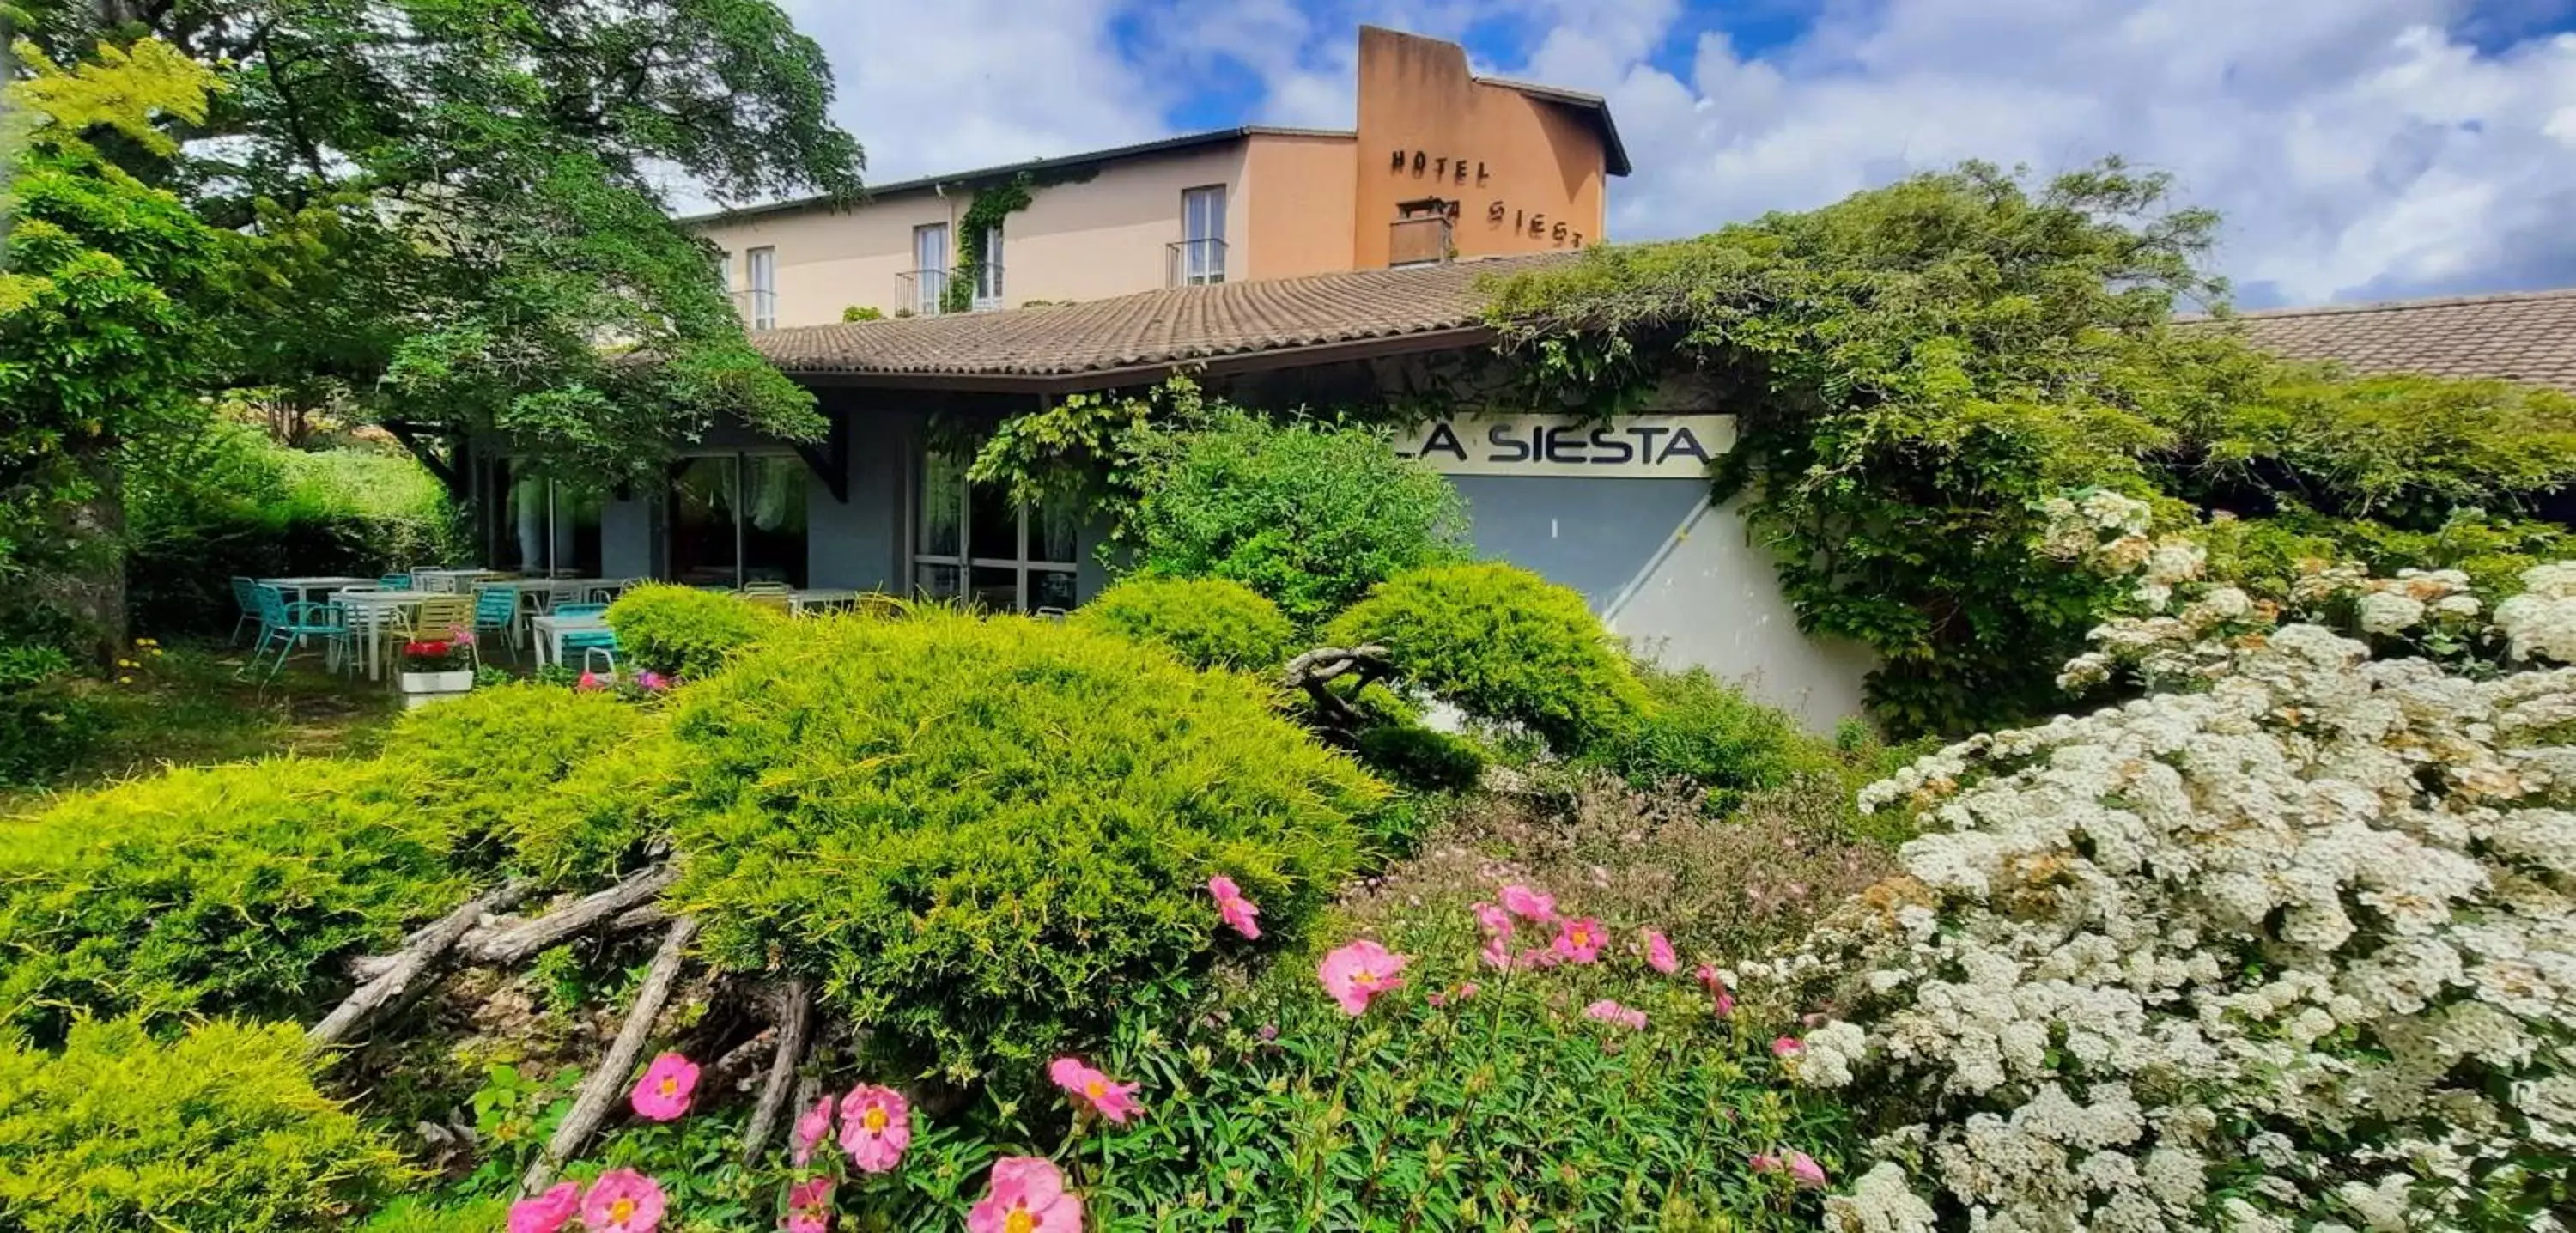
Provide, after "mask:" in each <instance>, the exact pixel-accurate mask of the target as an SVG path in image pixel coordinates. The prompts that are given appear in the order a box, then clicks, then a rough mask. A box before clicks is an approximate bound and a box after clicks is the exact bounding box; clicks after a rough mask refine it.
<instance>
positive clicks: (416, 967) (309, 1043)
mask: <svg viewBox="0 0 2576 1233" xmlns="http://www.w3.org/2000/svg"><path fill="white" fill-rule="evenodd" d="M531 889H532V888H531V887H529V886H528V885H527V884H525V883H522V882H507V883H504V884H502V885H501V886H499V887H497V888H495V889H493V890H491V891H487V892H485V893H484V894H481V895H478V896H476V897H474V898H472V899H469V900H467V901H465V904H464V905H463V906H462V907H459V908H457V909H456V910H455V911H453V912H450V913H448V914H447V915H445V916H442V917H440V918H438V919H437V920H436V921H434V922H432V923H431V924H429V925H428V926H427V927H425V928H422V929H420V930H418V931H416V932H414V933H413V934H412V935H411V936H410V937H409V938H406V939H404V941H403V948H402V949H401V950H398V951H395V952H394V953H393V954H391V955H386V956H383V957H382V958H381V959H380V960H378V961H377V963H376V965H375V966H374V969H373V970H372V971H371V972H368V973H367V974H365V975H363V976H361V977H360V979H361V980H362V981H363V982H364V983H362V984H360V985H359V986H358V987H357V988H356V989H355V990H352V991H351V992H350V994H349V996H348V997H347V998H345V999H343V1000H342V1001H341V1003H340V1004H339V1005H338V1006H335V1007H333V1008H332V1009H331V1013H330V1014H328V1015H324V1016H323V1017H322V1021H321V1022H320V1023H317V1024H314V1025H313V1027H312V1030H310V1031H307V1032H306V1033H304V1043H305V1045H306V1047H308V1048H315V1049H319V1048H322V1047H323V1046H326V1045H336V1044H338V1043H340V1042H341V1041H344V1040H347V1039H348V1038H349V1037H350V1036H351V1035H353V1034H355V1033H356V1032H357V1030H358V1029H359V1028H361V1027H364V1026H366V1025H367V1024H369V1023H371V1022H373V1021H375V1019H376V1018H377V1017H379V1016H381V1015H384V1014H387V1013H390V1012H392V1011H396V1010H400V1009H401V1008H402V1007H404V1006H406V1005H409V1004H410V1002H411V999H412V998H414V997H417V996H419V995H420V993H421V992H422V991H424V990H426V989H427V988H428V987H429V985H430V983H431V982H432V981H433V980H434V979H435V978H436V977H437V975H438V973H439V971H440V970H442V969H443V968H445V967H446V966H447V962H446V961H447V958H448V952H449V951H451V950H453V949H455V947H456V944H457V943H458V941H459V940H461V939H463V938H464V937H465V936H466V934H467V933H469V932H471V931H472V930H473V929H474V927H475V926H476V925H478V924H480V923H482V920H483V918H484V917H485V916H488V915H490V914H492V913H494V912H506V911H508V910H510V908H511V907H512V906H514V905H516V904H517V903H518V902H519V901H520V900H521V899H524V898H526V897H527V896H528V894H529V892H530V890H531Z"/></svg>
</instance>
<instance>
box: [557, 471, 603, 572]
mask: <svg viewBox="0 0 2576 1233" xmlns="http://www.w3.org/2000/svg"><path fill="white" fill-rule="evenodd" d="M600 504H601V498H600V494H599V491H598V490H597V489H591V488H581V487H577V486H575V485H572V484H567V483H557V484H556V485H555V568H556V569H558V570H565V569H569V570H571V571H573V573H574V574H575V575H577V576H579V577H583V578H596V577H599V575H600V569H601V566H600V561H601V555H600V540H599V511H600Z"/></svg>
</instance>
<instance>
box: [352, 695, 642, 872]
mask: <svg viewBox="0 0 2576 1233" xmlns="http://www.w3.org/2000/svg"><path fill="white" fill-rule="evenodd" d="M654 723H658V716H656V715H655V714H654V713H653V712H650V711H647V710H645V709H643V708H641V707H638V706H636V705H634V704H632V703H628V702H622V701H619V700H618V699H617V698H616V697H614V696H612V695H610V694H608V693H605V692H597V693H587V692H581V691H577V690H570V689H564V688H561V687H559V686H551V685H536V684H529V683H519V684H512V685H502V686H498V687H494V688H489V689H478V690H475V691H474V692H472V693H470V694H467V695H465V696H464V697H462V698H458V699H455V700H453V701H450V702H442V703H440V704H439V705H437V706H431V707H422V708H421V709H419V710H416V711H412V712H410V713H409V714H406V715H404V716H403V717H402V719H401V720H399V721H397V722H396V723H395V725H394V729H393V732H392V734H391V735H390V736H389V737H387V738H386V742H385V748H384V753H383V754H382V755H381V756H380V757H378V758H377V759H376V761H375V763H374V764H373V766H372V769H374V770H375V771H376V772H377V775H376V776H375V783H374V786H373V788H372V790H373V791H377V792H381V793H384V794H385V795H386V796H387V798H388V799H392V800H396V801H399V802H401V803H402V804H403V805H404V806H405V807H406V808H408V809H410V810H412V811H414V812H415V813H416V814H417V815H418V817H419V818H420V820H421V821H423V822H425V823H428V824H430V825H433V826H435V827H437V828H438V829H439V830H440V831H441V832H442V833H444V834H445V835H446V836H448V842H449V844H450V846H451V848H452V849H453V850H454V854H455V857H456V859H458V861H459V862H460V863H471V864H474V865H477V866H481V867H490V866H495V865H500V864H504V863H508V861H509V859H510V856H511V851H510V850H511V849H512V848H515V847H516V846H517V844H518V842H519V840H520V835H519V833H518V832H519V830H520V828H521V825H522V823H523V822H524V820H525V815H526V814H528V813H529V812H530V811H531V810H535V809H540V808H545V807H550V806H554V805H556V804H559V803H560V802H558V801H556V800H555V799H554V798H553V797H552V796H551V794H549V793H548V792H547V789H548V788H550V787H551V786H553V785H554V784H555V783H557V782H559V781H561V780H562V779H563V778H564V777H565V776H566V775H568V774H570V773H571V772H572V771H573V769H574V768H575V767H576V766H578V765H580V764H582V763H584V762H586V761H589V760H591V759H595V758H599V757H602V756H605V755H607V754H608V753H609V752H610V751H612V750H614V749H616V748H617V747H619V746H620V745H622V744H623V743H624V742H625V741H626V739H627V738H628V737H629V736H630V735H632V734H633V733H634V732H635V731H636V730H637V729H638V728H641V727H644V726H646V725H648V724H654Z"/></svg>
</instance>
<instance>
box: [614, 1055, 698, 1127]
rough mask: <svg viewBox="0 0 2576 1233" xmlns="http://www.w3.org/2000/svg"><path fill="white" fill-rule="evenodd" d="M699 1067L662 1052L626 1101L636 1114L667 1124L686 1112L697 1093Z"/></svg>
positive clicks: (636, 1082)
mask: <svg viewBox="0 0 2576 1233" xmlns="http://www.w3.org/2000/svg"><path fill="white" fill-rule="evenodd" d="M697 1090H698V1064H697V1063H695V1062H692V1061H690V1060H689V1059H687V1058H684V1057H681V1056H680V1055H679V1054H676V1053H665V1054H663V1055H661V1056H660V1057H657V1058H654V1059H653V1060H652V1061H651V1062H650V1063H648V1064H647V1065H646V1066H645V1067H644V1077H643V1078H641V1079H638V1080H636V1081H635V1090H634V1091H633V1092H631V1093H629V1094H628V1095H627V1097H626V1102H627V1103H628V1104H631V1105H633V1106H635V1115H636V1116H638V1117H641V1118H643V1119H645V1120H646V1121H653V1122H668V1121H672V1120H674V1119H676V1118H678V1117H679V1116H680V1115H681V1114H683V1113H686V1112H688V1111H689V1098H690V1097H691V1096H694V1095H696V1094H697Z"/></svg>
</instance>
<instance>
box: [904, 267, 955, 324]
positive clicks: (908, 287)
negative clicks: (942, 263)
mask: <svg viewBox="0 0 2576 1233" xmlns="http://www.w3.org/2000/svg"><path fill="white" fill-rule="evenodd" d="M894 281H895V286H896V292H895V303H897V304H900V305H902V306H903V307H905V308H909V309H911V310H912V311H913V314H914V315H915V316H922V317H935V316H937V315H939V313H940V311H941V306H942V305H944V304H946V303H947V301H948V271H946V270H906V271H904V272H903V273H901V274H897V275H895V276H894Z"/></svg>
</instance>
